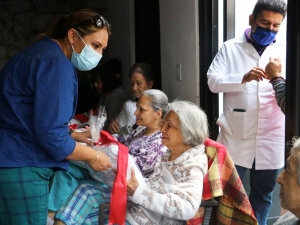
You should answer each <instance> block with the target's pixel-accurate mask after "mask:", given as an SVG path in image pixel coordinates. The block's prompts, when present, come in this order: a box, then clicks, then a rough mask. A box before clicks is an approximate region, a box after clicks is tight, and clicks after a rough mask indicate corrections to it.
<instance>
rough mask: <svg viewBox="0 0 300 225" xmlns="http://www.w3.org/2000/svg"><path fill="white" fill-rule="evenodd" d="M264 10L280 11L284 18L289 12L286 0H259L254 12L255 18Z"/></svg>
mask: <svg viewBox="0 0 300 225" xmlns="http://www.w3.org/2000/svg"><path fill="white" fill-rule="evenodd" d="M263 11H271V12H275V13H280V14H281V15H282V16H283V18H284V17H285V15H286V12H287V4H286V2H285V0H258V1H257V2H256V4H255V6H254V9H253V12H252V15H253V17H254V19H256V18H257V17H259V16H260V15H261V14H262V12H263Z"/></svg>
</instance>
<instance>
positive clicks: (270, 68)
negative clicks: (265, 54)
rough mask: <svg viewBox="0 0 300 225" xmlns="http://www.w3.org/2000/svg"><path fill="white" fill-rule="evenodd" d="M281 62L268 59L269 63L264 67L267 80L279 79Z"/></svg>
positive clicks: (276, 59) (275, 59)
mask: <svg viewBox="0 0 300 225" xmlns="http://www.w3.org/2000/svg"><path fill="white" fill-rule="evenodd" d="M281 67H282V65H281V61H280V59H279V58H273V57H270V62H269V63H268V64H267V66H266V73H267V77H268V79H270V80H271V79H272V78H274V77H281V76H282V75H281Z"/></svg>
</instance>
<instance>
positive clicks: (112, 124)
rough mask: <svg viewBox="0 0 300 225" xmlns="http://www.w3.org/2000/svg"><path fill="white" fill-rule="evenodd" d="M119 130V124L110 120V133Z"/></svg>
mask: <svg viewBox="0 0 300 225" xmlns="http://www.w3.org/2000/svg"><path fill="white" fill-rule="evenodd" d="M119 130H120V124H119V123H118V122H117V121H116V120H112V121H111V122H110V124H109V128H108V131H109V133H111V134H116V133H118V132H119Z"/></svg>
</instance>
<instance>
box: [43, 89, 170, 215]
mask: <svg viewBox="0 0 300 225" xmlns="http://www.w3.org/2000/svg"><path fill="white" fill-rule="evenodd" d="M167 108H168V98H167V96H166V95H165V93H163V92H162V91H159V90H154V89H151V90H148V91H145V92H144V93H143V95H142V96H141V97H140V99H139V101H138V102H137V110H136V112H135V115H136V118H137V125H139V127H138V128H137V129H135V130H134V131H132V132H131V133H130V134H128V135H127V136H126V137H120V138H119V141H120V142H121V143H123V144H125V145H126V146H128V148H129V154H131V155H132V156H133V158H134V160H135V162H136V163H137V165H138V167H139V168H140V170H141V172H142V174H143V176H144V177H148V176H149V175H150V174H151V173H152V172H153V168H154V166H155V164H156V162H157V161H158V160H159V159H160V158H161V156H162V154H163V152H164V151H166V147H164V146H163V145H162V143H161V137H162V134H161V132H160V127H161V123H162V118H163V117H164V116H165V114H166V111H167ZM80 183H94V184H95V183H96V182H95V181H94V180H93V179H92V178H91V176H90V174H89V171H88V170H87V169H84V168H81V167H79V166H76V165H74V164H72V163H70V166H69V169H68V171H57V172H55V174H54V176H53V179H52V184H51V187H50V195H49V210H50V212H49V214H48V216H49V217H50V218H51V219H52V218H53V216H54V212H55V211H56V210H57V209H59V208H60V207H61V206H62V205H63V204H64V203H65V202H66V200H67V199H68V197H69V196H70V195H71V193H72V192H73V191H74V190H75V189H76V188H77V187H78V185H79V184H80ZM98 185H99V186H101V185H100V184H98Z"/></svg>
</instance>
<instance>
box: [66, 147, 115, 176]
mask: <svg viewBox="0 0 300 225" xmlns="http://www.w3.org/2000/svg"><path fill="white" fill-rule="evenodd" d="M66 159H68V160H75V161H83V162H86V163H88V164H89V166H90V167H91V168H92V169H93V170H94V171H98V172H99V171H104V170H107V169H108V168H111V167H112V164H111V162H110V159H109V157H108V156H107V155H106V154H104V153H103V152H101V151H96V150H95V149H93V148H91V147H88V146H85V145H82V144H80V143H78V142H76V145H75V149H74V151H73V152H72V153H71V154H70V155H69V156H67V158H66Z"/></svg>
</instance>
